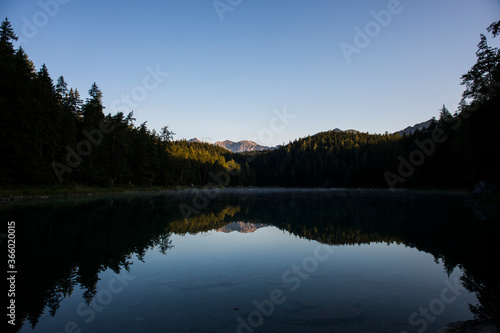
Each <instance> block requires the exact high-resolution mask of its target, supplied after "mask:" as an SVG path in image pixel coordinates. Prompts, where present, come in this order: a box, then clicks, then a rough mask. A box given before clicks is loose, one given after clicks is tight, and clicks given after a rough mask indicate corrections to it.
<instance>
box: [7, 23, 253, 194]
mask: <svg viewBox="0 0 500 333" xmlns="http://www.w3.org/2000/svg"><path fill="white" fill-rule="evenodd" d="M15 40H17V37H16V35H15V33H14V31H13V29H12V27H11V25H10V22H9V21H8V20H7V19H5V20H4V21H3V22H2V24H1V28H0V75H1V77H2V80H1V81H0V126H1V127H0V135H1V137H0V140H1V143H2V147H1V149H0V161H1V162H0V185H3V186H10V185H14V186H15V185H23V184H25V185H39V184H54V183H55V184H57V183H61V182H66V183H70V184H85V185H93V186H113V185H120V184H127V185H128V184H133V185H139V186H147V185H161V186H172V185H197V186H203V185H206V184H209V183H214V181H213V180H212V179H210V176H211V175H212V176H213V175H217V174H218V173H220V172H221V171H228V172H231V173H234V174H238V177H233V178H232V179H231V181H230V183H228V184H226V185H237V184H239V183H246V182H247V177H246V175H248V174H249V172H248V165H246V166H245V165H243V166H240V165H239V164H238V163H236V162H234V160H232V158H231V154H230V153H229V152H228V151H226V150H223V149H222V148H219V147H214V146H211V145H208V144H200V143H188V142H185V141H181V142H172V140H171V139H172V135H173V134H174V133H173V132H171V131H170V130H169V129H168V127H167V126H165V127H163V128H162V129H161V131H160V132H156V131H155V130H149V129H148V128H147V126H146V123H142V124H140V125H138V126H137V125H135V124H134V120H135V119H134V118H133V113H129V114H124V113H122V112H118V113H116V114H115V115H111V114H107V115H105V113H104V109H105V108H104V106H103V104H102V96H103V94H102V92H101V90H100V89H99V87H98V86H97V84H96V83H94V84H92V86H91V88H90V90H89V97H88V98H87V99H86V100H85V101H83V100H82V99H81V97H80V93H79V92H78V90H77V89H73V88H68V84H67V82H66V81H65V80H64V77H63V76H60V77H59V78H58V79H57V82H56V83H55V84H54V82H53V80H52V78H51V77H50V74H49V72H48V69H47V67H46V66H45V65H42V66H41V68H40V70H38V71H36V70H35V67H34V65H33V62H32V61H31V60H30V59H29V58H28V56H27V54H26V53H25V52H24V50H23V49H22V47H19V48H18V49H14V44H13V43H14V41H15ZM236 170H237V171H238V172H236Z"/></svg>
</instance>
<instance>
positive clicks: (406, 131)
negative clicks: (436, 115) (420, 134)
mask: <svg viewBox="0 0 500 333" xmlns="http://www.w3.org/2000/svg"><path fill="white" fill-rule="evenodd" d="M431 123H432V119H429V120H427V121H424V122H422V123H418V124H415V125H413V126H408V127H406V128H405V129H404V130H401V131H398V132H396V133H395V134H400V135H403V134H407V135H409V134H413V133H414V132H415V131H417V130H419V131H421V130H423V129H424V128H427V127H429V126H430V125H431Z"/></svg>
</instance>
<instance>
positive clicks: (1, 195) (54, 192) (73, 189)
mask: <svg viewBox="0 0 500 333" xmlns="http://www.w3.org/2000/svg"><path fill="white" fill-rule="evenodd" d="M206 188H207V187H199V186H185V185H184V186H170V187H163V186H147V187H140V186H123V187H122V186H117V187H94V186H90V187H87V186H78V185H72V186H67V187H59V186H57V187H36V186H33V187H29V186H28V187H19V188H16V189H1V188H0V204H1V203H10V202H15V201H20V200H46V199H54V198H73V197H87V196H100V195H115V194H133V193H136V194H139V193H146V192H150V193H154V192H158V193H165V192H173V191H182V190H204V189H206ZM214 189H215V188H214ZM218 189H233V190H234V189H257V190H258V189H262V190H264V189H281V190H332V189H342V190H374V191H383V190H389V191H390V190H391V189H390V188H377V187H353V188H349V187H346V188H340V187H339V188H327V187H278V186H264V187H257V186H232V187H222V188H218ZM395 191H412V192H443V193H445V192H448V193H455V194H463V195H467V194H470V191H469V190H467V189H461V188H401V189H399V188H398V189H395Z"/></svg>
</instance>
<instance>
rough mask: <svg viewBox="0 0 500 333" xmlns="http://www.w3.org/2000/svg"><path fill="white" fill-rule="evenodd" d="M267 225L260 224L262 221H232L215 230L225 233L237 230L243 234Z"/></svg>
mask: <svg viewBox="0 0 500 333" xmlns="http://www.w3.org/2000/svg"><path fill="white" fill-rule="evenodd" d="M267 226H268V225H267V224H262V223H247V222H232V223H229V224H226V225H225V226H223V227H222V228H219V229H217V230H216V231H218V232H225V233H229V232H233V231H237V232H241V233H244V234H249V233H252V232H255V231H256V230H257V229H260V228H263V227H267Z"/></svg>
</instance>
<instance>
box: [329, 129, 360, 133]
mask: <svg viewBox="0 0 500 333" xmlns="http://www.w3.org/2000/svg"><path fill="white" fill-rule="evenodd" d="M332 131H333V132H344V133H352V134H356V133H359V131H357V130H355V129H347V130H341V129H340V128H335V129H333V130H332Z"/></svg>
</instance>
